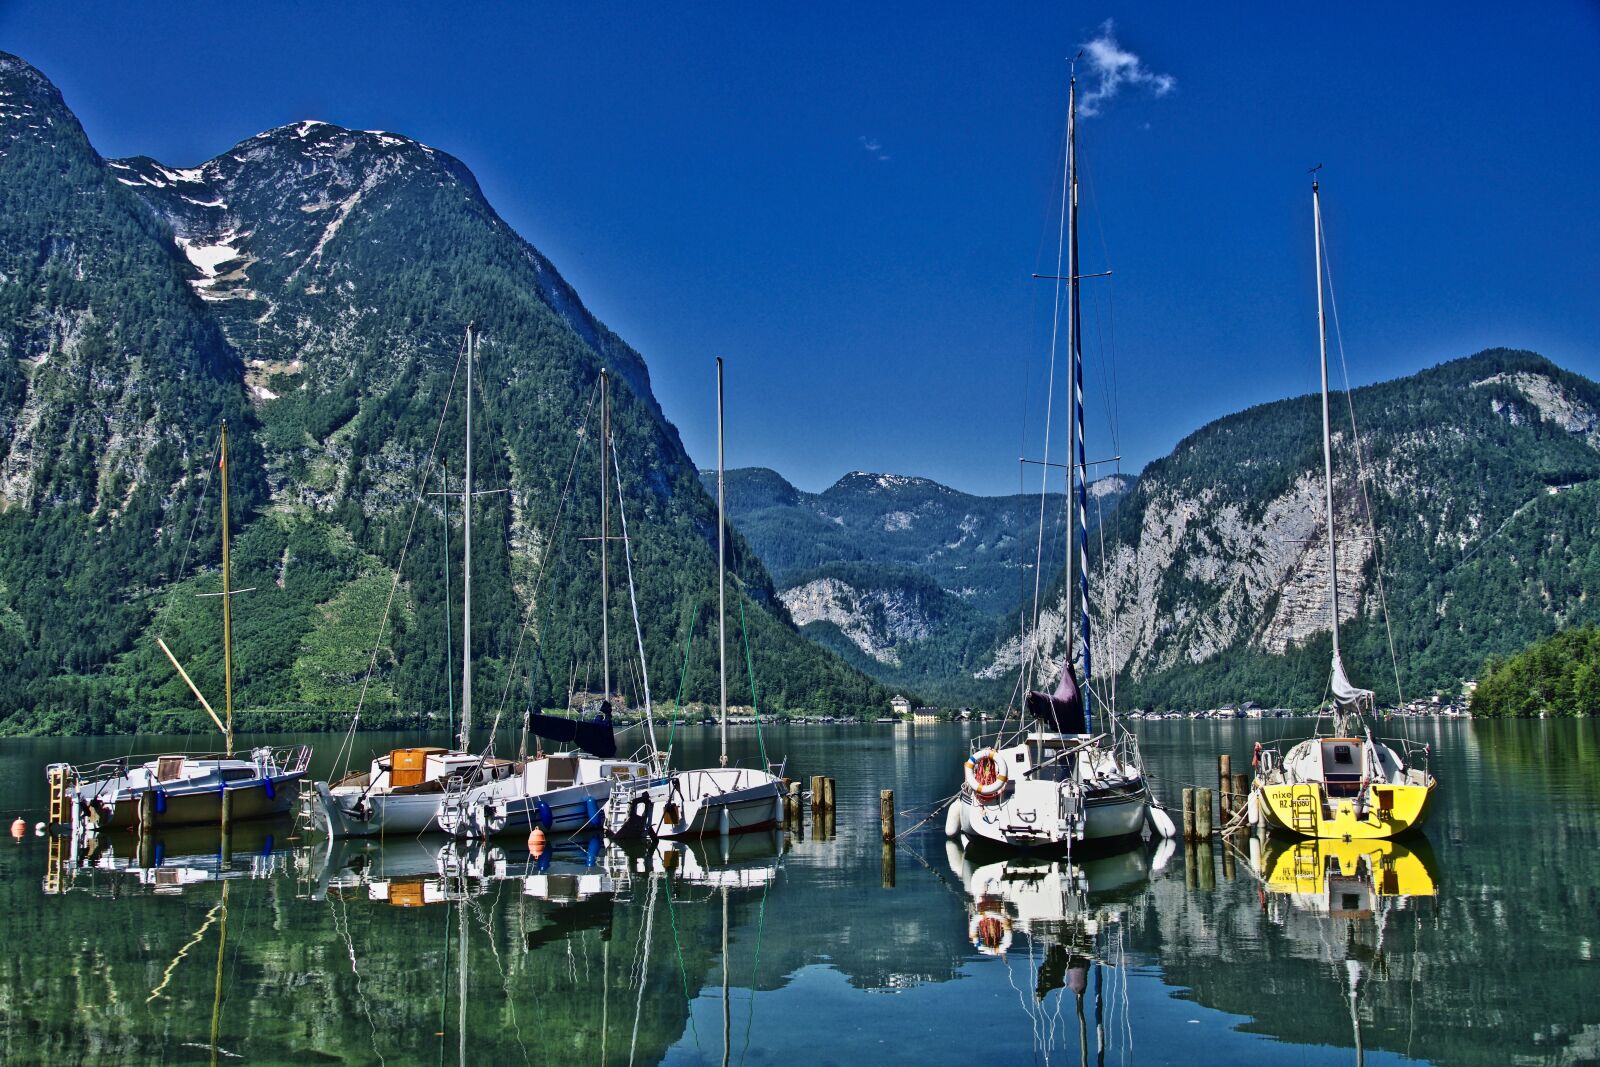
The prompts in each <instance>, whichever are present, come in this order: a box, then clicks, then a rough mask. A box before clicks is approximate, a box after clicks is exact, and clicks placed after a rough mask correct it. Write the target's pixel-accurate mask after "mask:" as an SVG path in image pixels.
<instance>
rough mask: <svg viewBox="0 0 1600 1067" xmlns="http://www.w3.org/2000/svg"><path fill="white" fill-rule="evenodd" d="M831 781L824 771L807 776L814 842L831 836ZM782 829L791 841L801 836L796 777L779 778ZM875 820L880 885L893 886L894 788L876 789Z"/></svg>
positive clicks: (802, 821) (802, 811) (800, 798)
mask: <svg viewBox="0 0 1600 1067" xmlns="http://www.w3.org/2000/svg"><path fill="white" fill-rule="evenodd" d="M835 790H836V786H835V783H834V780H833V779H832V778H830V777H828V776H827V775H825V774H813V775H812V776H811V836H812V838H813V839H814V840H817V841H831V840H833V838H834V836H835V832H836V831H835V822H834V813H835V795H836V794H835ZM783 797H784V800H783V828H784V830H785V831H786V832H788V833H790V834H792V835H793V836H794V838H795V840H797V841H799V840H804V839H805V832H806V827H805V794H804V792H803V791H802V789H801V783H800V782H799V780H798V779H790V778H785V779H783ZM878 821H879V825H880V828H881V831H882V834H881V836H882V838H883V888H885V889H893V888H894V883H895V847H896V844H897V842H896V838H895V829H894V790H893V789H883V790H880V791H879V792H878Z"/></svg>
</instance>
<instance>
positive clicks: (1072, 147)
mask: <svg viewBox="0 0 1600 1067" xmlns="http://www.w3.org/2000/svg"><path fill="white" fill-rule="evenodd" d="M1077 123H1078V78H1077V76H1076V75H1074V76H1073V77H1072V80H1071V81H1070V82H1068V83H1067V160H1066V174H1065V175H1063V177H1062V182H1063V195H1062V200H1063V201H1064V205H1063V206H1064V207H1065V208H1066V212H1067V229H1068V230H1069V231H1070V232H1071V236H1070V237H1069V238H1068V239H1067V362H1068V364H1069V365H1068V367H1067V382H1068V383H1069V385H1070V383H1071V382H1072V366H1071V364H1072V353H1073V350H1074V349H1075V348H1076V342H1077V338H1078V313H1077V307H1078V160H1077V154H1078V149H1077V145H1078V132H1077ZM1056 262H1057V264H1058V265H1059V264H1060V259H1059V258H1058V259H1057V261H1056ZM1057 273H1059V272H1057ZM1076 434H1077V422H1076V421H1075V420H1074V419H1073V418H1072V414H1071V413H1070V412H1068V414H1067V576H1066V593H1067V610H1066V613H1065V614H1064V615H1063V616H1062V619H1063V620H1064V622H1065V624H1066V630H1067V655H1066V660H1067V662H1068V663H1071V662H1072V602H1073V595H1074V593H1075V592H1076V590H1075V589H1074V588H1073V585H1072V574H1073V559H1072V527H1073V521H1072V519H1073V506H1074V505H1073V500H1072V465H1073V456H1074V454H1075V451H1076V448H1077V444H1076V442H1077V437H1076ZM1049 458H1050V457H1049V456H1045V459H1046V460H1048V459H1049ZM1064 669H1065V668H1063V670H1064Z"/></svg>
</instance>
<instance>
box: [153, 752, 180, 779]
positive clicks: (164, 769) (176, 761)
mask: <svg viewBox="0 0 1600 1067" xmlns="http://www.w3.org/2000/svg"><path fill="white" fill-rule="evenodd" d="M181 777H183V757H182V756H162V757H160V758H159V759H157V760H156V781H158V782H175V781H177V780H178V779H179V778H181Z"/></svg>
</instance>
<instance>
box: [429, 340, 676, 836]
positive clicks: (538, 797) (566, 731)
mask: <svg viewBox="0 0 1600 1067" xmlns="http://www.w3.org/2000/svg"><path fill="white" fill-rule="evenodd" d="M609 383H610V377H609V375H607V374H606V372H605V371H601V372H600V500H601V506H600V538H599V541H600V588H601V595H600V602H601V608H600V617H601V639H600V643H601V648H602V653H601V659H602V661H603V668H602V670H603V685H604V686H605V693H606V696H605V699H603V700H602V701H601V704H600V712H599V717H598V719H597V720H596V721H593V722H582V721H578V720H574V719H566V718H561V717H559V716H555V715H541V714H530V715H529V716H528V719H527V723H528V729H529V732H531V733H533V734H535V735H536V736H538V737H541V738H544V739H545V740H552V741H561V742H568V743H570V746H571V747H568V748H564V749H561V750H559V751H556V752H552V753H549V754H545V753H543V752H542V751H541V752H540V754H539V755H538V756H536V757H535V758H533V759H530V760H523V761H521V762H519V763H517V764H516V765H515V766H514V767H513V768H512V772H511V773H509V774H505V775H490V776H484V777H480V778H479V779H478V780H476V781H473V780H471V779H459V780H457V781H456V782H454V783H452V784H451V786H450V788H448V789H447V790H446V792H445V796H444V800H443V803H442V805H441V806H440V809H439V828H440V829H441V830H443V831H444V832H445V833H448V834H451V835H452V836H454V837H460V838H483V837H494V836H495V835H497V834H504V833H521V834H529V833H531V832H532V831H533V830H534V829H535V828H538V829H541V830H544V831H546V832H554V833H582V832H585V831H593V832H594V833H599V832H601V831H602V830H603V829H604V823H603V819H602V810H603V809H604V807H605V805H606V801H607V799H608V798H609V797H610V796H611V791H612V789H613V788H614V787H615V786H617V785H618V784H619V783H620V784H626V783H631V782H642V781H644V780H646V779H647V778H648V776H649V772H650V768H649V767H648V766H647V765H646V764H644V763H642V762H640V761H638V760H631V759H619V758H618V756H617V741H616V735H615V734H614V733H613V731H612V726H611V651H610V622H609V616H610V580H609V573H608V570H607V558H608V557H609V555H610V546H611V540H612V538H611V530H610V526H611V523H610V493H609V492H608V490H607V488H606V483H607V472H608V469H609V468H608V466H607V464H608V462H609V459H608V457H609V452H610V437H611V406H610V405H611V398H610V385H609ZM469 456H470V453H469ZM618 473H619V475H620V471H619V472H618ZM621 488H622V486H621V479H620V477H619V478H618V482H617V490H618V496H617V499H618V506H619V508H620V506H621V500H622V496H621ZM624 523H626V518H624ZM624 540H626V535H625V534H624ZM630 575H631V570H630ZM629 580H630V582H631V580H632V579H631V576H630V579H629ZM642 654H643V653H642V649H641V656H642ZM466 708H467V705H466V704H465V702H463V709H464V710H463V714H466V710H465V709H466ZM647 714H648V706H647Z"/></svg>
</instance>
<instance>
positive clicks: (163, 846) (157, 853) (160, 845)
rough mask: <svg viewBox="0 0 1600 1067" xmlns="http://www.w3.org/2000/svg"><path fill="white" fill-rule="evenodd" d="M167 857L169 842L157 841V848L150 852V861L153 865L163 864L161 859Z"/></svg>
mask: <svg viewBox="0 0 1600 1067" xmlns="http://www.w3.org/2000/svg"><path fill="white" fill-rule="evenodd" d="M166 858H167V843H166V842H165V841H157V842H156V847H155V849H154V850H153V851H152V852H151V853H150V862H151V864H152V865H153V866H156V867H159V866H161V861H162V860H164V859H166Z"/></svg>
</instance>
